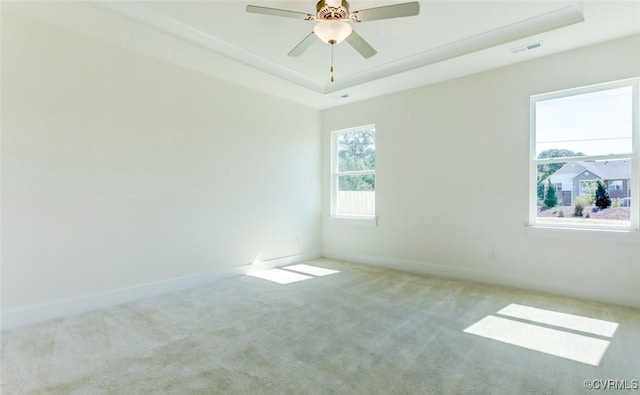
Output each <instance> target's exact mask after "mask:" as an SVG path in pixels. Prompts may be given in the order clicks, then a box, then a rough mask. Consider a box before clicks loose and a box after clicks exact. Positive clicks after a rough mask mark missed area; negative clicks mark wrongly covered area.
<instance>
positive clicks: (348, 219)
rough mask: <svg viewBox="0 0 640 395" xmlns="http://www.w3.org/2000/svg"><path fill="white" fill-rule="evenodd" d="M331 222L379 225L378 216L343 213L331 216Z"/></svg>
mask: <svg viewBox="0 0 640 395" xmlns="http://www.w3.org/2000/svg"><path fill="white" fill-rule="evenodd" d="M329 222H332V223H336V224H344V225H356V226H378V217H372V216H356V215H352V216H346V215H341V216H332V217H329Z"/></svg>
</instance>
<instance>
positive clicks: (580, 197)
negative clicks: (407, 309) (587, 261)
mask: <svg viewBox="0 0 640 395" xmlns="http://www.w3.org/2000/svg"><path fill="white" fill-rule="evenodd" d="M638 133H639V132H638V79H637V78H634V79H630V80H624V81H617V82H611V83H605V84H599V85H594V86H588V87H583V88H576V89H570V90H566V91H561V92H553V93H548V94H542V95H536V96H532V97H531V175H530V179H531V197H530V223H531V224H532V225H540V226H549V227H554V226H555V227H563V228H567V227H574V228H588V229H616V230H621V229H622V230H625V229H626V230H635V231H637V230H638V223H639V220H638V217H639V211H640V210H639V200H640V199H639V196H638V192H637V190H638V188H637V186H638V185H639V183H640V182H639V177H640V175H639V173H640V170H639V168H640V163H639V158H638V157H639V154H638V144H639V143H638Z"/></svg>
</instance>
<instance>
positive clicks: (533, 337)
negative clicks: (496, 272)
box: [1, 259, 640, 395]
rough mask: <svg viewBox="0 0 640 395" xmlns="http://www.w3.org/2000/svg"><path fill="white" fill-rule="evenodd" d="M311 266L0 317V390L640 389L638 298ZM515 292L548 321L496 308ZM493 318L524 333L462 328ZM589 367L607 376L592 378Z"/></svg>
mask: <svg viewBox="0 0 640 395" xmlns="http://www.w3.org/2000/svg"><path fill="white" fill-rule="evenodd" d="M308 264H310V265H314V266H319V267H323V268H329V269H334V270H338V271H339V272H338V273H333V274H330V275H326V276H309V277H311V278H310V279H307V280H305V281H299V282H293V283H290V284H286V285H283V284H278V283H274V282H270V281H267V280H264V279H262V278H256V277H252V276H241V277H235V278H230V279H225V280H221V281H217V282H214V283H211V284H208V285H206V286H202V287H198V288H194V289H190V290H185V291H180V292H175V293H172V294H167V295H163V296H159V297H154V298H148V299H144V300H140V301H138V302H135V303H129V304H125V305H120V306H116V307H112V308H108V309H103V310H99V311H94V312H90V313H86V314H81V315H76V316H71V317H66V318H63V319H57V320H53V321H50V322H45V323H41V324H36V325H32V326H28V327H23V328H18V329H15V330H12V331H6V332H4V333H2V339H1V341H2V372H1V379H2V387H1V389H2V394H3V395H8V394H163V393H166V394H218V393H220V394H226V393H229V394H574V393H589V392H591V393H639V394H640V391H635V390H633V387H634V383H637V381H636V380H639V379H640V310H637V309H631V308H624V307H619V306H613V305H606V304H601V303H595V302H589V301H581V300H576V299H571V298H565V297H558V296H550V295H545V294H540V293H534V292H525V291H520V290H514V289H509V288H503V287H495V286H489V285H482V284H475V283H470V282H461V281H453V280H447V279H441V278H435V277H427V276H421V275H415V274H409V273H402V272H397V271H392V270H386V269H381V268H375V267H368V266H362V265H354V264H349V263H344V262H337V261H333V260H326V259H320V260H316V261H313V262H308ZM510 305H515V306H520V307H522V306H528V307H531V308H535V310H532V311H534V312H537V313H540V312H543V313H542V316H543V319H540V317H538V316H536V317H533V318H532V317H529V316H525V317H512V316H508V315H505V314H502V313H500V311H503V310H502V309H504V308H505V307H507V306H510ZM525 311H526V307H525ZM547 311H548V312H551V313H548V314H545V313H544V312H547ZM558 313H567V314H571V316H566V317H569V318H571V317H576V316H578V317H583V318H582V321H580V320H581V319H580V318H578V319H577V320H578V321H577V323H578V324H579V325H578V326H576V327H571V325H567V323H566V322H565V321H566V319H565V320H564V321H563V320H562V319H561V320H560V321H557V322H556V321H553V319H554V317H555V318H558V316H559V315H558ZM488 316H490V317H493V321H491V322H494V323H495V322H498V324H500V323H505V322H506V323H507V324H509V325H507V326H508V327H513V328H515V329H513V328H511V329H510V330H511V332H514V331H515V332H516V333H515V334H514V333H511V335H510V336H511V343H514V342H513V339H514V338H515V339H516V340H518V339H519V340H518V341H520V340H522V341H524V342H525V346H524V347H523V346H520V345H514V344H510V343H509V342H505V341H502V340H500V339H498V340H495V339H490V338H488V337H487V336H482V335H477V334H473V333H467V332H465V331H464V330H465V329H467V328H469V327H472V326H473V325H474V324H476V323H478V322H479V321H482V320H483V319H485V318H486V317H488ZM546 316H550V317H551V318H552V321H551V322H543V321H545V318H544V317H546ZM561 317H565V316H561ZM566 317H565V318H566ZM584 317H588V318H590V319H597V320H603V321H606V322H609V323H615V324H617V325H616V329H615V333H613V334H602V333H599V334H593V333H589V330H588V329H584V328H583V327H582V326H580V325H583V324H585V322H586V324H589V323H592V320H591V321H590V320H586V319H585V318H584ZM569 321H571V319H569ZM593 322H596V321H593ZM597 322H601V321H597ZM597 322H596V323H597ZM608 325H611V324H608ZM485 329H486V328H485ZM529 330H532V331H533V332H529ZM489 332H490V333H489V337H490V336H493V335H496V336H498V337H499V336H502V335H504V334H505V333H507V332H509V330H506V329H504V328H502V329H501V328H497V327H494V328H493V329H491V327H490V328H489ZM556 334H557V335H556ZM507 335H509V333H507ZM547 335H549V336H551V337H550V338H546V337H545V336H547ZM585 338H588V339H592V341H593V342H596V343H597V344H599V345H602V344H605V345H606V350H605V351H604V354H601V355H600V356H601V359H599V358H596V359H598V362H597V364H589V363H584V362H580V361H577V360H574V359H571V358H568V357H566V355H565V356H562V355H561V356H557V355H554V351H553V347H555V346H554V345H553V344H552V343H554V341H555V340H557V341H559V342H560V344H557V345H556V346H558V347H560V348H562V347H565V346H566V347H565V348H567V347H568V348H569V351H578V352H579V353H580V352H582V353H583V354H584V353H586V354H589V353H591V351H592V350H591V347H592V343H590V342H589V341H586V340H585V342H581V341H582V340H584V339H585ZM545 339H546V340H545ZM574 339H578V341H577V343H575V344H573V343H571V342H573V340H574ZM588 339H587V340H588ZM552 340H553V341H552ZM530 341H534V343H535V342H536V341H537V342H538V343H543V344H547V343H549V344H551V345H550V346H549V347H550V348H551V352H550V351H549V349H546V350H542V351H539V350H536V349H535V347H537V346H534V347H532V346H531V342H530ZM567 342H569V343H567ZM515 343H517V341H516V342H515ZM572 344H573V345H572ZM572 347H573V348H574V349H573V350H572V349H571V348H572ZM565 351H566V350H565ZM560 354H562V353H560ZM609 379H611V380H617V381H615V382H608V384H607V381H606V380H609ZM585 380H596V381H595V383H596V384H595V386H596V387H600V388H604V387H606V386H609V387H608V388H609V390H597V391H596V390H591V391H589V390H588V389H587V388H586V387H585V385H584V382H585ZM598 380H601V381H598ZM613 386H618V387H621V386H624V387H626V388H627V390H624V391H620V390H613V389H611V388H612V387H613Z"/></svg>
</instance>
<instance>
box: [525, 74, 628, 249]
mask: <svg viewBox="0 0 640 395" xmlns="http://www.w3.org/2000/svg"><path fill="white" fill-rule="evenodd" d="M639 80H640V78H630V79H625V80H620V81H613V82H606V83H601V84H595V85H590V86H585V87H579V88H572V89H566V90H561V91H556V92H550V93H544V94H539V95H533V96H531V99H530V101H529V115H530V120H529V121H530V125H529V127H530V129H529V137H530V141H529V227H532V228H541V229H545V228H547V229H555V230H557V231H564V230H580V231H597V232H602V231H613V232H615V233H617V234H619V233H620V232H638V231H639V230H640V159H639V158H638V157H639V156H640V153H639V151H638V150H639V145H640V143H639V140H640V131H639V129H640V126H639V123H640V121H639V119H638V118H639V115H640V114H639V109H638V107H639V102H638V81H639ZM628 86H631V89H632V111H633V114H632V119H633V124H632V130H631V142H632V143H631V144H632V146H631V154H622V155H593V156H589V157H588V158H589V160H601V159H622V158H629V157H631V185H632V188H631V202H632V204H633V206H632V207H631V218H630V219H631V225H630V226H628V227H627V226H615V225H609V226H607V225H594V224H584V225H581V224H567V223H562V224H551V223H542V222H538V221H537V213H538V208H537V198H538V194H537V178H538V168H537V165H538V164H542V163H554V162H555V163H557V162H566V161H567V159H569V160H573V159H575V160H580V159H584V157H570V158H549V159H538V160H536V159H535V157H536V135H535V131H536V112H535V110H536V103H537V102H538V101H542V100H550V99H557V98H561V97H567V96H573V95H579V94H586V93H593V92H598V91H602V90H608V89H615V88H623V87H628ZM634 239H635V240H637V238H634Z"/></svg>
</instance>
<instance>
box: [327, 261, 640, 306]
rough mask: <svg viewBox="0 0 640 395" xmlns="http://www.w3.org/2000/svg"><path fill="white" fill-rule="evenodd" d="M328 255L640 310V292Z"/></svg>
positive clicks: (480, 271)
mask: <svg viewBox="0 0 640 395" xmlns="http://www.w3.org/2000/svg"><path fill="white" fill-rule="evenodd" d="M324 256H325V257H326V258H330V259H337V260H342V261H347V262H354V263H360V264H364V265H372V266H378V267H384V268H387V269H394V270H400V271H405V272H410V273H418V274H426V275H431V276H438V277H446V278H452V279H457V280H465V281H473V282H479V283H485V284H492V285H500V286H506V287H512V288H520V289H527V290H531V291H538V292H545V293H551V294H556V295H563V296H569V297H574V298H580V299H587V300H593V301H598V302H605V303H613V304H617V305H623V306H628V307H634V308H640V294H639V293H638V292H626V291H621V290H619V289H603V288H600V287H598V288H595V287H586V286H582V287H581V286H575V285H570V284H567V283H559V282H557V281H556V280H554V279H545V280H544V281H541V280H536V279H531V278H525V277H518V276H512V275H505V274H502V273H494V272H487V271H482V270H473V269H469V268H461V267H454V266H446V265H434V264H431V263H425V262H418V261H406V260H397V259H392V258H383V257H374V256H365V255H349V254H346V255H345V254H335V253H331V252H325V253H324Z"/></svg>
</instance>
